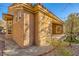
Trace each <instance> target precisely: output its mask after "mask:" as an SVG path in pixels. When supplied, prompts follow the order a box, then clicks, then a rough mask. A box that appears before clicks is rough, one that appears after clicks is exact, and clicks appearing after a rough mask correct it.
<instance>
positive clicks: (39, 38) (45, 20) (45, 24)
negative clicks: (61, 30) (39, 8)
mask: <svg viewBox="0 0 79 59" xmlns="http://www.w3.org/2000/svg"><path fill="white" fill-rule="evenodd" d="M35 20H36V24H35V26H36V30H35V31H36V43H37V44H38V45H40V46H46V45H48V44H47V40H50V39H51V38H52V24H51V19H50V18H49V17H48V16H46V15H45V14H43V13H41V12H38V15H36V19H35Z"/></svg>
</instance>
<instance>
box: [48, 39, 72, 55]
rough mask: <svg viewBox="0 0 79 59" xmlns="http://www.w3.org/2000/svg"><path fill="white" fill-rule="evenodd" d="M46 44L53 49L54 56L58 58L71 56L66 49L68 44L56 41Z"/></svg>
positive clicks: (70, 52)
mask: <svg viewBox="0 0 79 59" xmlns="http://www.w3.org/2000/svg"><path fill="white" fill-rule="evenodd" d="M48 43H49V44H50V45H52V46H53V47H54V48H55V50H54V53H55V55H60V56H71V55H72V51H70V50H68V49H67V47H68V46H69V43H67V42H64V41H60V40H56V39H53V40H50V41H48Z"/></svg>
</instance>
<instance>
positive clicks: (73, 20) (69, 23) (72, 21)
mask: <svg viewBox="0 0 79 59" xmlns="http://www.w3.org/2000/svg"><path fill="white" fill-rule="evenodd" d="M78 19H79V17H78V16H77V14H70V15H69V16H68V20H66V22H65V27H66V35H67V37H66V40H67V41H69V42H70V45H71V43H72V42H74V41H75V40H76V33H77V31H76V30H75V28H77V27H78V26H79V20H78Z"/></svg>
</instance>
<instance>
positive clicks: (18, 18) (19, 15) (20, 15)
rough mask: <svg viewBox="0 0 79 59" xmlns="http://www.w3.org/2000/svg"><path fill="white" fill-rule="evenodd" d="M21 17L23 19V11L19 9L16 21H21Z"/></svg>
mask: <svg viewBox="0 0 79 59" xmlns="http://www.w3.org/2000/svg"><path fill="white" fill-rule="evenodd" d="M20 19H22V11H17V14H16V21H19V20H20Z"/></svg>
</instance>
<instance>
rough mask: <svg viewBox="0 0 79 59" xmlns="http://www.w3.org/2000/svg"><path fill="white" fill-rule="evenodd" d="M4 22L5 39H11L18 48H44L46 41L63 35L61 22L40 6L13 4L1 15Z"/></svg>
mask: <svg viewBox="0 0 79 59" xmlns="http://www.w3.org/2000/svg"><path fill="white" fill-rule="evenodd" d="M3 19H4V20H5V21H6V25H7V26H6V27H7V31H6V38H11V39H12V40H14V41H15V42H16V43H17V44H18V45H19V46H21V47H27V46H31V45H38V46H46V45H48V44H47V42H46V40H50V39H52V36H53V35H56V34H60V35H61V34H63V21H61V20H60V19H59V18H58V17H57V16H56V15H54V14H52V13H51V12H50V11H48V9H47V8H45V7H44V6H43V5H42V4H39V3H37V4H35V5H34V6H32V4H31V3H14V4H12V5H11V6H9V7H8V14H3Z"/></svg>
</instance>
